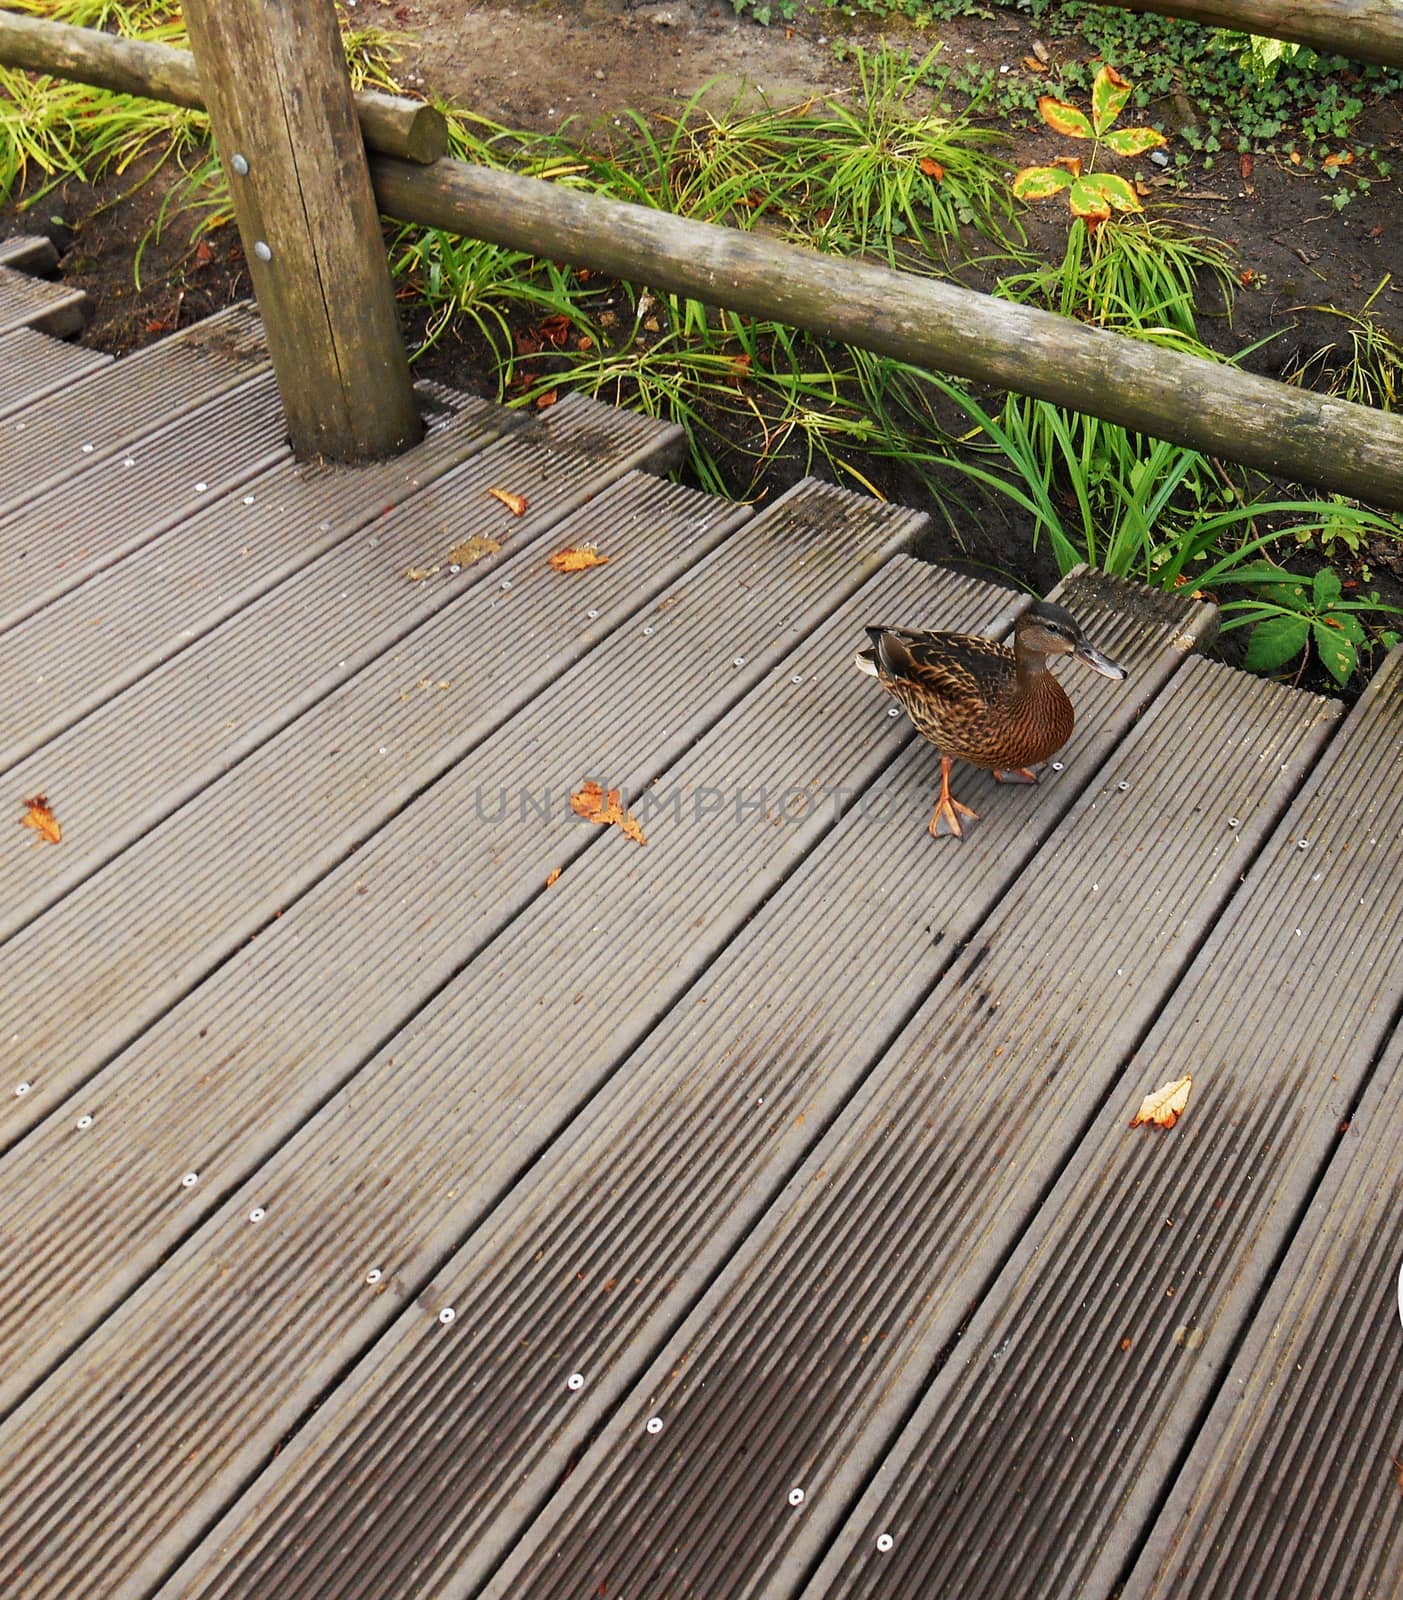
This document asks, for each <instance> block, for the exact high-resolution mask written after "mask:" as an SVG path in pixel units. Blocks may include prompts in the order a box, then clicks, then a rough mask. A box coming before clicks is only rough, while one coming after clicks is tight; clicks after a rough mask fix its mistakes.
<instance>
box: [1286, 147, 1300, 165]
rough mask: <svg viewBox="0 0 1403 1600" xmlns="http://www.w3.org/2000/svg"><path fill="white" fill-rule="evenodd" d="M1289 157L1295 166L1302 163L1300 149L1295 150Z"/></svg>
mask: <svg viewBox="0 0 1403 1600" xmlns="http://www.w3.org/2000/svg"><path fill="white" fill-rule="evenodd" d="M1288 159H1289V160H1290V162H1291V165H1292V166H1293V167H1299V166H1300V164H1301V152H1300V151H1299V150H1293V151H1292V152H1291V154H1290V156H1289V158H1288Z"/></svg>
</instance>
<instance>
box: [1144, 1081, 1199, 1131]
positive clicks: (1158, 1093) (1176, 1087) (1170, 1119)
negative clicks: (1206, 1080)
mask: <svg viewBox="0 0 1403 1600" xmlns="http://www.w3.org/2000/svg"><path fill="white" fill-rule="evenodd" d="M1193 1086H1194V1080H1193V1078H1192V1076H1191V1075H1190V1074H1189V1073H1187V1072H1186V1073H1185V1074H1184V1076H1183V1077H1182V1078H1179V1079H1177V1080H1176V1081H1175V1082H1173V1083H1165V1084H1161V1085H1160V1087H1159V1088H1158V1089H1156V1090H1155V1091H1154V1092H1153V1093H1152V1094H1147V1095H1146V1096H1145V1098H1144V1099H1143V1100H1142V1101H1141V1102H1140V1109H1139V1110H1138V1111H1137V1112H1136V1113H1135V1120H1134V1121H1133V1122H1132V1123H1131V1124H1130V1126H1131V1127H1132V1128H1138V1127H1139V1126H1140V1125H1141V1123H1153V1124H1154V1126H1155V1127H1157V1128H1172V1127H1173V1126H1174V1124H1175V1123H1176V1122H1177V1121H1178V1120H1179V1118H1180V1117H1181V1116H1182V1115H1183V1112H1184V1107H1185V1106H1186V1105H1188V1103H1189V1091H1190V1090H1191V1089H1192V1088H1193Z"/></svg>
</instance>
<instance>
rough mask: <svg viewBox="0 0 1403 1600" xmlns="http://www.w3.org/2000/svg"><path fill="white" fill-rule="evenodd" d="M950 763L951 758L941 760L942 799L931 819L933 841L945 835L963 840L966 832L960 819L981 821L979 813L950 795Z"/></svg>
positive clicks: (937, 802)
mask: <svg viewBox="0 0 1403 1600" xmlns="http://www.w3.org/2000/svg"><path fill="white" fill-rule="evenodd" d="M950 761H951V757H950V756H941V758H940V798H939V800H937V801H936V802H935V813H934V815H933V816H932V817H931V819H930V836H931V838H932V839H939V838H941V837H942V836H943V835H945V834H953V835H954V837H955V838H957V839H963V838H964V836H965V830H964V829H963V828H962V827H961V826H960V818H961V817H968V818H969V819H970V821H971V822H978V821H979V813H978V812H977V811H971V810H970V808H969V807H968V806H962V805H961V804H960V802H959V801H958V800H956V799H955V798H954V797H953V796H952V795H951V793H950Z"/></svg>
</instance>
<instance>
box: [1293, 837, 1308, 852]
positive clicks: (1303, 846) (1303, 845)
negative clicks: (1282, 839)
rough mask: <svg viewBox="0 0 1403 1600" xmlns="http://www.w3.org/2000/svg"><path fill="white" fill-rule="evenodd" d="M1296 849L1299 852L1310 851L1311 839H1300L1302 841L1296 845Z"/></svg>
mask: <svg viewBox="0 0 1403 1600" xmlns="http://www.w3.org/2000/svg"><path fill="white" fill-rule="evenodd" d="M1296 848H1297V849H1298V850H1309V849H1310V840H1309V839H1300V840H1298V841H1297V843H1296Z"/></svg>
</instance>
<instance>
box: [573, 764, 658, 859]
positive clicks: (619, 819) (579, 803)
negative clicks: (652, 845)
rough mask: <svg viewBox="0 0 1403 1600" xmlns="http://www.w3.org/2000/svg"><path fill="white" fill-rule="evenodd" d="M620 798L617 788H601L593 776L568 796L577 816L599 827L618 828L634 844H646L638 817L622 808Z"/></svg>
mask: <svg viewBox="0 0 1403 1600" xmlns="http://www.w3.org/2000/svg"><path fill="white" fill-rule="evenodd" d="M621 798H622V797H621V795H620V791H619V790H617V789H608V790H605V789H602V788H600V786H599V785H598V784H597V783H596V782H595V781H594V779H593V778H588V779H586V780H585V782H584V784H583V785H582V786H581V787H580V788H579V789H577V790H576V791H575V793H574V794H572V795H571V796H570V809H571V810H572V811H573V812H574V813H575V815H576V816H577V817H584V818H585V820H586V821H587V822H597V823H598V824H599V826H600V827H601V828H607V827H609V826H611V825H612V826H614V827H616V828H618V829H619V831H620V832H621V833H622V834H623V835H624V836H625V837H626V838H629V839H632V840H633V841H634V843H635V844H647V842H648V841H647V840H646V839H645V838H644V837H643V829H642V828H641V827H640V826H639V825H638V818H637V817H635V816H634V814H633V813H632V812H631V811H625V810H624V808H623V806H622V804H621V803H620V802H621Z"/></svg>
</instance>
